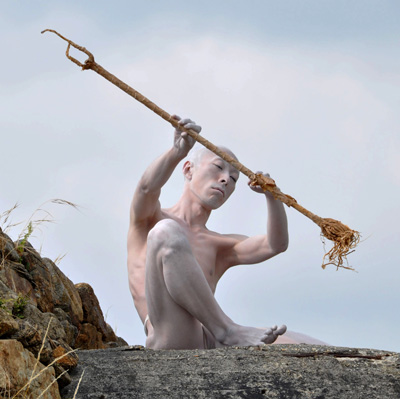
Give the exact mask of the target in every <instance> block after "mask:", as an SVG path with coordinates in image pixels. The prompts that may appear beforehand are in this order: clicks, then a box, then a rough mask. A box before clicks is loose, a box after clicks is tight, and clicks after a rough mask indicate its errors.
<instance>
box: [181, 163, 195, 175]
mask: <svg viewBox="0 0 400 399" xmlns="http://www.w3.org/2000/svg"><path fill="white" fill-rule="evenodd" d="M182 171H183V176H184V177H185V179H188V180H192V175H193V163H192V162H191V161H186V162H185V163H184V164H183V168H182Z"/></svg>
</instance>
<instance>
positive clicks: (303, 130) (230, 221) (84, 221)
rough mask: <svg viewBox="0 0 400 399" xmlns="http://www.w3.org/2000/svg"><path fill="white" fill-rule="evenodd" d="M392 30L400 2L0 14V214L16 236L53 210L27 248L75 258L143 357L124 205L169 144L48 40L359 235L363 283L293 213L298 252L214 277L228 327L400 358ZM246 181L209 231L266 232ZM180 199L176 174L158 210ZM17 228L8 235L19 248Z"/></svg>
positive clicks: (396, 60) (83, 7)
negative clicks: (71, 46) (333, 260)
mask: <svg viewBox="0 0 400 399" xmlns="http://www.w3.org/2000/svg"><path fill="white" fill-rule="evenodd" d="M399 16H400V3H399V2H398V1H396V0H393V1H385V0H380V1H369V0H360V1H357V0H353V1H348V0H347V1H342V0H335V1H333V0H332V1H329V0H305V1H296V0H288V1H280V2H277V1H270V0H264V1H258V0H253V1H239V0H231V1H227V0H220V1H212V2H211V1H209V0H203V1H202V2H194V1H187V0H186V1H178V0H176V1H168V2H167V1H148V2H139V1H114V2H109V1H102V0H99V1H96V2H89V1H87V2H82V1H74V0H71V1H68V2H62V1H52V2H48V1H35V2H24V1H21V0H14V1H2V3H1V6H0V37H1V43H2V62H1V63H0V72H1V73H0V88H1V90H0V115H1V117H0V132H1V158H2V170H3V173H2V179H1V180H2V181H1V189H0V213H1V212H4V211H6V210H8V209H10V208H11V207H13V205H14V204H15V203H18V204H19V207H18V208H17V209H16V210H15V211H13V213H12V221H13V222H18V221H24V220H25V221H26V220H28V219H29V217H30V216H31V215H32V213H34V211H35V210H36V209H37V208H40V207H41V208H42V209H44V210H45V211H46V212H49V213H50V214H51V215H52V216H51V217H52V218H53V219H54V223H44V224H42V225H41V226H40V227H39V228H38V229H37V230H36V231H35V232H34V235H33V237H32V238H31V242H32V244H33V245H34V246H35V247H37V248H38V249H39V248H40V250H41V254H42V256H45V257H49V258H51V259H53V260H55V259H56V258H58V257H60V256H62V255H64V254H65V256H64V257H63V259H62V260H61V261H60V263H59V267H60V268H61V270H62V271H63V272H64V273H65V274H66V275H67V276H68V277H69V278H70V279H71V280H72V281H73V282H74V283H79V282H86V283H89V284H90V285H91V286H92V287H93V288H94V290H95V293H96V295H97V296H98V299H99V301H100V305H101V307H102V309H103V312H104V314H105V316H106V319H107V322H108V323H109V324H110V325H111V326H112V327H113V328H114V329H115V330H116V332H117V334H118V335H120V336H121V337H123V338H124V339H125V340H126V341H127V342H128V343H129V344H131V345H136V344H138V345H144V343H145V336H144V333H143V327H142V324H141V322H140V319H139V317H138V316H137V314H136V311H135V309H134V306H133V301H132V298H131V295H130V292H129V289H128V282H127V268H126V235H127V230H128V222H129V219H128V217H129V206H130V201H131V199H132V194H133V191H134V189H135V186H136V184H137V182H138V180H139V179H140V176H141V174H142V173H143V172H144V170H145V168H146V167H147V166H148V165H149V163H150V162H151V161H152V160H153V159H155V158H156V157H157V156H159V155H160V154H162V153H163V152H164V151H166V150H167V149H169V148H170V147H171V145H172V138H173V129H172V127H171V126H170V125H168V123H167V122H165V121H164V120H162V119H161V118H160V117H158V116H157V115H155V114H154V113H152V112H151V111H150V110H148V109H146V108H145V107H144V106H143V105H141V104H139V103H138V102H136V101H134V100H133V99H132V98H130V97H129V96H127V95H126V94H125V93H123V92H122V91H120V90H119V89H118V88H116V87H115V86H113V85H111V84H110V83H109V82H107V81H106V80H105V79H103V78H102V77H100V76H99V75H97V74H96V73H94V72H92V71H84V72H82V71H80V69H79V68H78V67H77V66H76V65H74V64H73V63H71V62H70V61H69V60H68V59H67V58H66V57H65V50H66V45H65V42H63V41H62V40H61V39H59V38H58V37H56V36H55V35H53V34H50V33H46V34H45V35H41V34H40V32H41V31H42V30H43V29H46V28H49V29H54V30H57V31H58V32H59V33H61V34H62V35H64V36H66V37H68V38H69V39H71V40H72V41H74V42H75V43H77V44H79V45H82V46H85V47H86V48H87V49H88V50H89V51H91V52H92V53H93V54H94V56H95V59H96V61H97V62H98V63H99V64H100V65H102V66H103V67H104V68H105V69H107V70H108V71H109V72H111V73H113V74H114V75H116V76H118V77H119V78H120V79H122V80H123V81H125V82H126V83H128V84H129V85H130V86H132V87H134V88H135V89H137V90H139V91H140V92H142V93H143V94H144V95H145V96H147V97H148V98H150V99H151V100H152V101H154V102H155V103H156V104H158V105H159V106H160V107H161V108H163V109H165V110H166V111H167V112H169V113H171V114H178V115H180V116H182V117H189V118H192V119H193V120H195V121H196V122H197V123H198V124H200V125H201V126H202V128H203V130H202V134H203V136H204V137H206V138H207V139H208V140H210V141H211V142H213V143H215V144H217V145H225V146H227V147H229V148H230V149H231V150H232V151H233V152H234V153H235V154H236V155H237V156H238V158H239V160H240V161H241V162H242V163H243V164H244V165H246V166H247V167H249V168H250V169H252V170H262V171H264V172H268V173H270V174H271V176H272V177H273V178H274V179H275V181H276V182H277V185H278V186H279V187H280V188H281V190H282V191H283V192H285V193H287V194H289V195H291V196H293V197H294V198H296V199H297V201H298V202H299V203H300V204H301V205H302V206H304V207H305V208H307V209H308V210H310V211H312V212H313V213H315V214H317V215H319V216H321V217H330V218H334V219H337V220H340V221H342V222H343V223H345V224H346V225H348V226H350V227H351V228H352V229H354V230H357V231H360V232H361V234H362V242H361V243H360V244H359V246H358V247H357V249H356V251H355V252H354V253H352V254H351V255H350V256H349V258H348V260H349V264H350V265H351V266H353V267H354V268H355V269H356V271H355V272H353V271H348V270H343V269H341V270H336V268H334V267H332V266H328V267H327V269H325V270H323V269H322V268H321V264H322V258H323V255H324V253H325V252H324V246H323V244H322V242H321V239H320V229H319V227H318V226H317V225H315V224H314V223H313V222H312V221H311V220H309V219H307V218H306V217H305V216H303V215H301V214H300V213H298V212H297V211H296V210H294V209H289V208H287V215H288V220H289V236H290V244H289V248H288V250H287V251H286V252H285V253H283V254H280V255H279V256H277V257H275V258H273V259H270V260H268V261H267V262H264V263H261V264H257V265H248V266H237V267H235V268H233V269H231V270H229V271H228V272H227V273H226V274H225V275H224V276H223V278H222V279H221V281H220V283H219V285H218V288H217V292H216V298H217V300H218V302H219V303H220V305H221V307H222V309H223V310H224V311H225V312H226V313H227V315H228V316H230V317H231V318H232V319H233V320H234V321H236V322H237V323H240V324H244V325H252V326H260V327H261V326H269V325H273V324H283V323H285V324H287V326H288V328H289V329H290V330H292V331H297V332H301V333H304V334H308V335H311V336H313V337H315V338H318V339H320V340H322V341H325V342H327V343H329V344H332V345H337V346H348V347H359V348H375V349H385V350H391V351H397V352H400V339H399V332H400V318H399V312H398V310H396V306H398V304H399V303H400V290H399V288H398V287H399V282H400V281H399V280H400V271H399V266H400V262H399V260H400V256H399V251H398V247H399V243H400V240H399V239H400V233H399V228H398V226H400V217H399V210H398V208H397V205H398V203H399V199H400V157H399V155H398V153H399V150H400V134H399V128H400V114H399V112H398V109H399V105H400V96H399V92H400V90H399V89H400V74H399V71H400V53H399V51H400V50H399V49H400V46H399V44H400V43H399V40H400V27H399V24H398V20H399ZM74 54H75V56H76V57H78V58H79V59H81V60H82V61H83V60H84V59H85V57H82V56H81V55H80V54H78V53H76V52H75V53H74ZM246 183H247V178H246V177H245V176H242V177H241V178H240V179H239V182H238V185H237V189H236V192H235V193H234V194H233V195H232V197H231V198H230V199H229V201H228V202H227V203H226V204H225V205H224V206H223V207H222V208H221V209H219V210H217V211H215V212H214V213H213V215H212V216H211V218H210V220H209V223H208V228H209V229H211V230H215V231H218V232H221V233H238V234H246V235H249V236H251V235H256V234H262V233H264V232H265V228H266V227H265V226H266V220H267V211H266V205H265V200H264V199H263V197H262V195H260V194H256V193H254V192H252V191H251V190H249V189H248V187H247V184H246ZM182 186H183V177H182V174H181V166H178V167H177V169H176V171H175V173H174V175H173V176H172V177H171V179H170V181H169V182H168V183H167V184H166V186H165V187H164V188H163V191H162V194H161V203H162V205H163V206H164V207H168V206H171V205H173V204H174V203H175V202H176V201H177V200H178V199H179V196H180V191H181V189H182ZM54 198H59V199H63V200H67V201H71V202H73V203H75V204H77V205H78V206H79V208H78V210H75V209H73V208H72V207H68V206H62V205H57V204H54V203H51V202H48V201H49V200H51V199H54ZM43 204H44V205H43ZM44 215H45V214H44V213H43V212H41V213H40V212H39V213H36V214H35V215H34V218H40V217H43V216H44ZM22 228H23V225H19V226H17V227H15V228H13V229H11V230H9V231H8V234H9V235H10V236H11V237H12V238H13V239H16V238H17V237H18V235H19V234H20V232H21V229H22ZM326 248H327V249H329V244H328V243H327V244H326ZM396 304H397V305H396Z"/></svg>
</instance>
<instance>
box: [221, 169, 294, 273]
mask: <svg viewBox="0 0 400 399" xmlns="http://www.w3.org/2000/svg"><path fill="white" fill-rule="evenodd" d="M265 176H267V177H269V175H268V174H265ZM249 187H250V188H251V189H252V190H253V191H255V192H257V193H260V194H262V195H264V196H265V198H266V202H267V208H268V221H267V232H266V234H264V235H258V236H254V237H245V236H232V237H233V238H235V239H236V240H237V242H236V243H235V244H234V246H233V247H232V249H231V251H232V252H231V254H230V255H231V256H230V257H229V258H230V259H229V260H228V262H229V263H230V264H229V266H228V267H230V266H234V265H239V264H242V265H243V264H253V263H259V262H263V261H265V260H267V259H269V258H272V257H273V256H275V255H278V254H279V253H281V252H284V251H286V249H287V247H288V244H289V234H288V223H287V217H286V212H285V208H284V206H283V204H282V202H281V201H279V200H276V199H275V198H274V197H273V196H272V194H271V193H269V192H268V191H267V192H264V191H263V190H262V188H261V187H259V186H251V185H250V184H249Z"/></svg>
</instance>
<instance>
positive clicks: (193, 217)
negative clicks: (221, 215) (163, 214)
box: [168, 195, 211, 227]
mask: <svg viewBox="0 0 400 399" xmlns="http://www.w3.org/2000/svg"><path fill="white" fill-rule="evenodd" d="M168 212H170V213H171V214H173V215H174V216H176V217H177V218H178V219H181V220H182V221H183V222H185V223H186V224H187V225H188V226H189V227H195V226H199V227H205V225H206V223H207V221H208V218H209V217H210V214H211V210H208V209H206V208H204V207H203V206H202V205H201V204H200V203H199V202H198V201H193V200H192V199H191V198H188V197H187V196H184V195H183V196H182V197H181V198H180V200H179V201H178V202H177V203H176V204H175V205H174V206H173V207H172V208H170V209H169V210H168Z"/></svg>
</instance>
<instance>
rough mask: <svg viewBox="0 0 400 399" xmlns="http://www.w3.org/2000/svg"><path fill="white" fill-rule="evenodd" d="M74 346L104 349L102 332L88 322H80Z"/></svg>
mask: <svg viewBox="0 0 400 399" xmlns="http://www.w3.org/2000/svg"><path fill="white" fill-rule="evenodd" d="M75 347H76V348H79V349H104V348H105V347H106V346H105V344H104V343H103V340H102V334H101V332H100V331H98V330H97V328H96V327H95V326H94V325H93V324H90V323H85V324H82V327H81V329H80V330H79V334H78V336H77V338H76V341H75Z"/></svg>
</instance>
